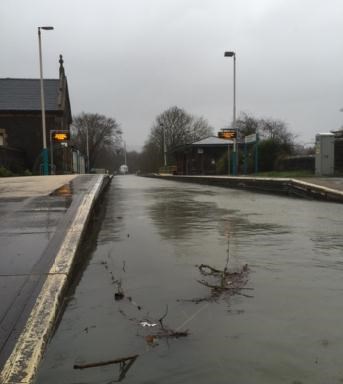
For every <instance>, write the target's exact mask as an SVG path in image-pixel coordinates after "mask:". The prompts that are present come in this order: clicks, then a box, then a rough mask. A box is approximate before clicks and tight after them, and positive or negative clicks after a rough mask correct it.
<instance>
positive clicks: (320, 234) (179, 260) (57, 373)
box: [37, 176, 343, 384]
mask: <svg viewBox="0 0 343 384" xmlns="http://www.w3.org/2000/svg"><path fill="white" fill-rule="evenodd" d="M101 209H102V214H101V213H98V215H99V217H98V218H97V220H98V224H99V225H98V227H96V226H93V233H91V234H89V236H88V239H87V242H86V243H87V244H86V246H85V247H84V251H83V252H84V255H82V257H83V258H84V265H83V266H80V268H81V271H82V274H81V276H80V278H79V280H77V284H75V287H74V288H73V289H72V290H71V291H70V292H69V298H68V299H69V300H68V304H67V306H66V309H65V312H64V315H63V317H62V319H61V322H60V323H59V326H58V328H57V330H56V333H55V335H54V336H53V338H52V339H51V341H50V343H49V345H48V348H47V351H46V354H45V357H44V360H43V362H42V364H41V366H40V370H39V373H38V377H37V383H39V384H40V383H58V384H60V383H63V384H65V383H70V384H71V383H73V384H76V383H99V384H100V383H112V382H115V380H116V379H118V378H119V373H120V372H119V366H118V365H107V366H102V367H93V368H89V369H84V370H75V369H73V365H74V364H85V363H96V362H101V361H108V360H113V359H116V358H120V357H125V356H131V355H136V354H138V355H139V357H138V358H137V359H136V361H135V362H134V363H133V364H132V366H131V367H130V369H129V370H128V371H127V373H126V376H125V378H123V380H122V381H123V382H126V383H149V384H150V383H159V384H160V383H204V384H205V383H206V384H208V383H217V384H221V383H223V384H224V383H235V384H236V383H242V384H250V383H251V384H256V383H261V384H262V383H263V384H266V383H273V384H275V383H289V384H301V383H303V384H305V383H311V384H314V383H318V384H319V383H342V382H343V365H342V352H343V332H342V326H341V324H342V320H343V300H342V294H343V279H342V273H343V237H342V231H343V230H342V228H343V206H342V205H337V204H331V203H323V202H312V201H305V200H300V199H289V198H283V197H278V196H271V195H263V194H253V193H250V192H245V191H237V190H230V189H224V188H216V187H206V186H200V185H199V186H197V185H194V184H185V183H175V182H171V181H163V180H155V179H145V178H139V177H135V176H120V177H115V178H114V179H113V181H112V184H111V186H110V187H109V189H108V190H107V192H106V196H105V198H104V201H103V203H102V207H101ZM228 252H229V256H230V262H229V266H230V268H231V270H238V269H239V268H241V267H242V266H243V265H244V264H246V263H247V264H248V265H249V268H250V270H249V275H248V282H247V285H246V287H247V288H252V289H253V290H249V291H248V290H247V291H241V293H243V294H244V295H241V294H237V295H232V296H230V295H227V294H224V295H222V296H220V297H219V298H218V299H217V300H215V301H210V302H206V301H201V302H199V303H198V304H196V303H194V302H192V301H188V300H192V299H194V298H203V297H206V296H207V295H208V294H209V289H208V288H207V287H205V286H203V285H201V284H199V283H198V282H197V280H199V279H200V278H201V275H200V273H199V269H198V268H197V265H200V264H202V263H204V264H209V265H211V266H213V267H215V268H219V269H220V268H224V266H225V260H226V258H227V256H228ZM118 282H120V284H121V288H122V290H123V292H124V295H125V297H124V298H123V299H122V300H115V299H114V294H115V293H116V292H117V291H118ZM246 294H247V295H246ZM249 296H252V297H249ZM167 308H168V314H167V316H166V317H165V319H164V320H163V323H164V325H165V326H168V327H169V328H171V329H173V330H180V331H184V330H188V331H189V335H188V336H187V337H182V338H177V339H175V338H159V339H156V340H154V342H152V343H151V338H150V339H149V336H151V335H153V334H154V333H156V332H157V331H158V325H156V326H152V324H156V323H157V324H158V319H159V318H161V317H162V316H163V315H164V314H165V313H166V311H167ZM141 322H145V323H147V324H149V325H150V326H148V325H147V324H145V326H143V324H140V323H141ZM149 340H150V342H149ZM147 341H148V342H147Z"/></svg>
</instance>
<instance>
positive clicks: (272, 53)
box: [0, 0, 343, 149]
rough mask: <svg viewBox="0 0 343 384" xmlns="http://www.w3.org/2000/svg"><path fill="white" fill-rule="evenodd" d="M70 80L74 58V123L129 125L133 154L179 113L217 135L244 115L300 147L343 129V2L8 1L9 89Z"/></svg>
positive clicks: (4, 47) (4, 52)
mask: <svg viewBox="0 0 343 384" xmlns="http://www.w3.org/2000/svg"><path fill="white" fill-rule="evenodd" d="M42 25H53V26H54V27H55V30H54V31H43V32H42V34H43V35H42V38H43V61H44V76H45V77H47V78H56V77H58V55H59V54H60V53H62V54H63V56H64V60H65V69H66V74H67V76H68V83H69V93H70V98H71V106H72V112H73V114H78V113H80V112H82V111H85V112H98V113H102V114H105V115H107V116H111V117H114V118H115V119H117V120H118V122H119V123H120V124H121V127H122V129H123V132H124V139H125V140H126V141H127V144H128V148H131V149H132V148H134V146H136V145H142V144H143V143H144V141H145V139H146V138H147V136H148V134H149V131H150V128H151V126H152V124H153V121H154V119H155V117H156V116H157V115H158V114H159V113H161V112H162V111H163V110H165V109H167V108H168V107H170V106H173V105H177V106H179V107H182V108H185V109H186V110H187V111H188V112H190V113H192V114H195V115H197V116H204V117H205V118H206V119H208V121H209V123H210V124H211V125H213V126H214V128H215V129H216V130H218V129H220V128H222V127H223V126H225V125H227V124H228V123H229V122H230V121H231V120H232V101H233V100H232V99H233V98H232V86H233V79H232V70H233V61H232V58H224V51H228V50H230V51H231V50H232V51H235V52H236V54H237V112H238V113H239V112H242V111H243V112H249V113H252V114H254V115H256V116H257V117H273V118H278V119H282V120H284V121H285V122H287V124H288V126H289V128H290V130H291V131H292V132H294V133H295V134H296V135H298V141H299V142H302V143H308V142H313V141H314V135H315V134H316V133H318V132H327V131H329V130H334V129H338V128H339V127H340V126H341V125H342V123H343V112H340V111H339V110H340V108H342V107H343V43H342V39H343V1H342V0H59V1H55V0H1V2H0V46H1V66H0V77H27V78H34V77H38V74H39V67H38V38H37V26H42Z"/></svg>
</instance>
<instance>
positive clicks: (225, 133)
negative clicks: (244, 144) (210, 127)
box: [218, 130, 236, 139]
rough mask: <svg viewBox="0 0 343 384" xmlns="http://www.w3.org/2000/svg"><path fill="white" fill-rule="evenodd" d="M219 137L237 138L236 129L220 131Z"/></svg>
mask: <svg viewBox="0 0 343 384" xmlns="http://www.w3.org/2000/svg"><path fill="white" fill-rule="evenodd" d="M218 137H219V138H220V139H235V138H236V131H235V130H227V131H220V132H218Z"/></svg>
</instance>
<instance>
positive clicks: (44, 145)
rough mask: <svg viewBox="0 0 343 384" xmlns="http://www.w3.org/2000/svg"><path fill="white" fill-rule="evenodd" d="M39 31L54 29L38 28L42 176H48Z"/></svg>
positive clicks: (51, 28)
mask: <svg viewBox="0 0 343 384" xmlns="http://www.w3.org/2000/svg"><path fill="white" fill-rule="evenodd" d="M41 29H43V30H45V31H51V30H53V29H54V27H38V46H39V72H40V100H41V110H42V131H43V174H44V175H48V174H49V156H48V148H47V145H46V121H45V99H44V85H43V60H42V41H41V40H42V39H41Z"/></svg>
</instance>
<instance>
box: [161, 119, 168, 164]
mask: <svg viewBox="0 0 343 384" xmlns="http://www.w3.org/2000/svg"><path fill="white" fill-rule="evenodd" d="M160 127H161V128H162V130H163V158H164V167H166V166H167V146H166V130H165V127H164V124H162V123H161V124H160Z"/></svg>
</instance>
